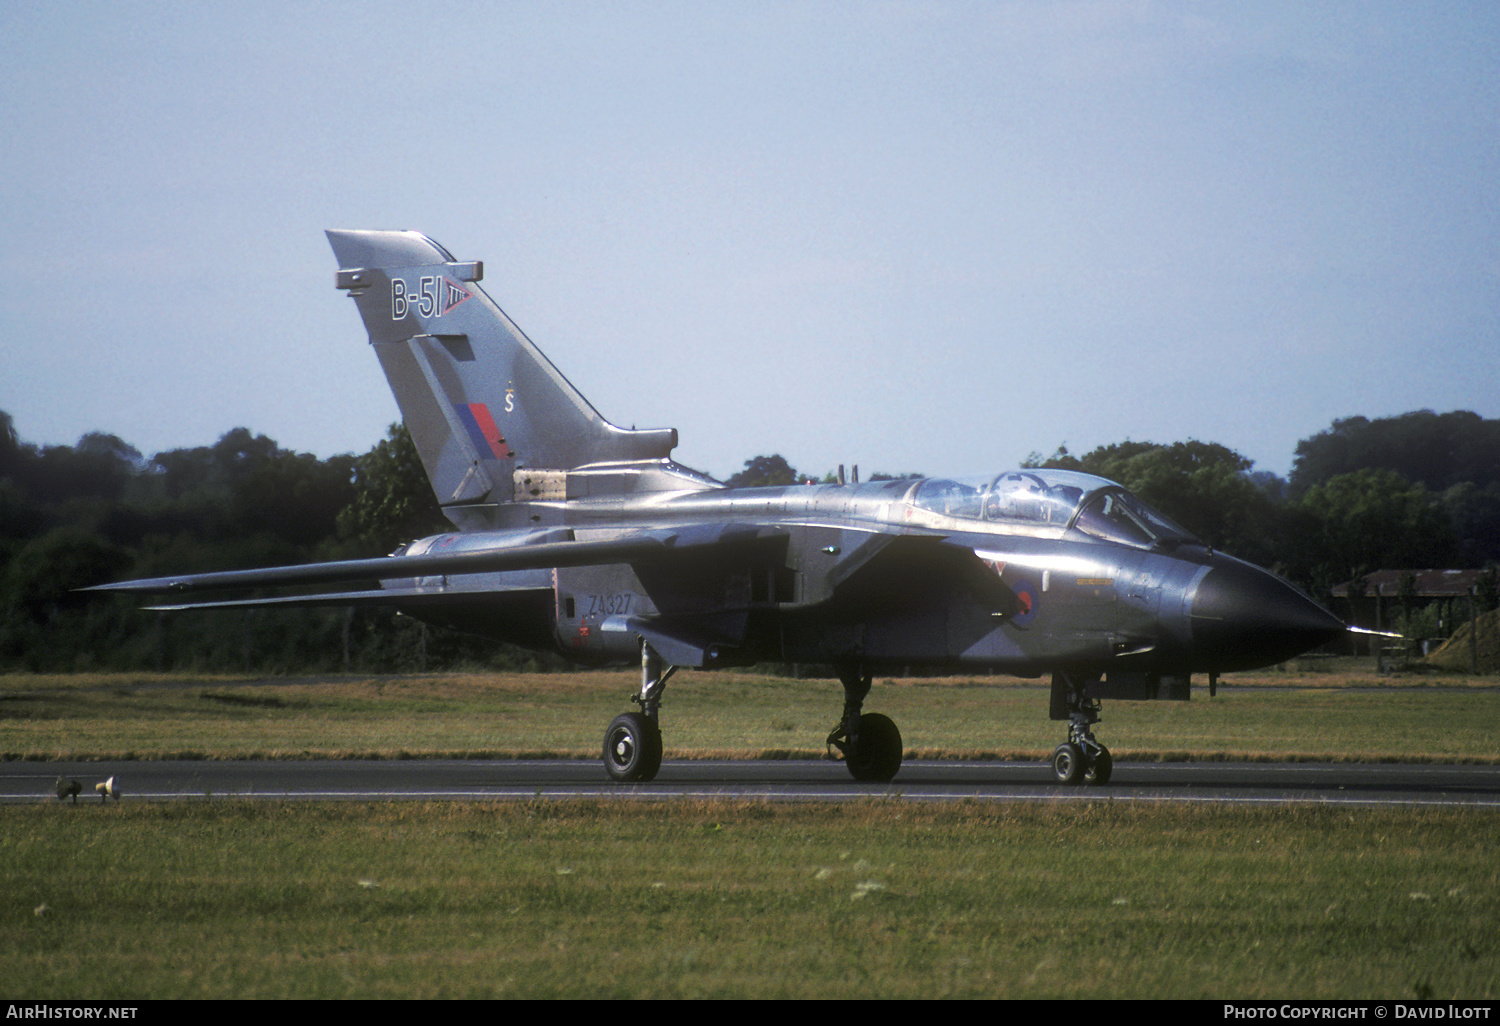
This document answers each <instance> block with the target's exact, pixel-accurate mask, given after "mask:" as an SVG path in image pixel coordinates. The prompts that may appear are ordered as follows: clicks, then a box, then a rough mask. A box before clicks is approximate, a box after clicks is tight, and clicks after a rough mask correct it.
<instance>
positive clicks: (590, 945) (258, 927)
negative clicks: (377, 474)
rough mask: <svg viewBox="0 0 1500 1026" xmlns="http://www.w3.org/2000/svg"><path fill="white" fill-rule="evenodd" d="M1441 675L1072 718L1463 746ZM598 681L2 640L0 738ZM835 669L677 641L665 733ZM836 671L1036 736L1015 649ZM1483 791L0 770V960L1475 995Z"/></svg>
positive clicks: (936, 749)
mask: <svg viewBox="0 0 1500 1026" xmlns="http://www.w3.org/2000/svg"><path fill="white" fill-rule="evenodd" d="M1464 681H1465V678H1443V679H1435V680H1433V681H1431V682H1428V683H1429V684H1431V685H1433V686H1428V687H1417V688H1411V687H1407V688H1399V689H1393V688H1391V687H1389V686H1388V685H1389V683H1390V682H1391V681H1390V679H1389V678H1377V677H1374V676H1373V675H1366V676H1359V675H1351V674H1348V673H1337V674H1319V675H1317V676H1314V677H1306V676H1298V675H1294V674H1268V675H1264V676H1253V675H1238V676H1237V677H1236V678H1232V679H1231V680H1230V681H1229V682H1228V686H1226V687H1224V688H1222V689H1221V691H1220V692H1219V695H1218V697H1217V698H1214V699H1212V700H1209V699H1207V696H1206V695H1195V699H1194V701H1192V702H1190V703H1128V702H1111V703H1106V706H1105V720H1104V723H1103V724H1102V728H1101V736H1102V737H1103V738H1104V739H1105V740H1106V742H1107V743H1109V744H1110V745H1111V747H1113V748H1114V750H1115V752H1116V753H1117V755H1118V756H1119V757H1122V758H1131V757H1136V758H1139V757H1153V758H1205V759H1220V758H1240V759H1245V758H1283V759H1291V758H1309V757H1334V758H1358V759H1404V760H1439V761H1463V760H1474V761H1494V760H1495V759H1496V756H1497V751H1496V748H1497V745H1496V741H1495V739H1496V737H1497V736H1500V734H1497V729H1496V728H1497V726H1500V689H1496V688H1494V687H1493V686H1492V685H1493V684H1494V681H1493V680H1490V681H1489V682H1488V684H1489V685H1490V686H1483V685H1481V686H1477V687H1451V685H1453V684H1462V683H1463V682H1464ZM1401 682H1402V683H1405V684H1408V685H1410V684H1414V683H1418V681H1417V680H1415V679H1413V678H1410V677H1408V678H1404V679H1402V680H1401ZM1438 684H1441V685H1444V686H1443V687H1438V686H1436V685H1438ZM633 685H634V676H633V675H631V674H576V675H572V674H558V675H542V676H529V677H497V676H471V675H462V674H451V675H447V674H445V675H425V676H405V677H383V678H330V679H328V680H324V681H310V680H302V681H286V682H281V681H277V682H271V681H246V680H239V679H229V678H223V679H204V678H183V677H174V678H159V677H149V676H148V677H140V676H137V677H120V676H109V677H66V678H63V677H57V678H53V677H31V676H10V677H4V678H0V750H3V752H4V756H5V757H7V758H33V759H36V758H42V759H45V758H61V757H66V758H87V757H121V756H124V757H135V758H170V757H182V756H196V757H207V758H218V757H243V756H251V757H263V758H274V757H280V756H297V755H302V754H304V753H317V754H321V755H325V756H329V757H347V756H350V755H369V754H376V755H382V756H391V757H394V756H399V755H403V754H404V755H416V756H422V755H465V754H467V755H492V754H519V753H533V754H541V753H549V754H553V755H564V756H567V755H577V756H580V757H588V758H597V745H598V740H597V739H598V737H599V736H600V735H602V732H603V728H604V725H605V723H606V722H607V721H608V719H609V718H610V717H611V716H613V715H614V714H615V713H617V712H620V711H622V710H623V709H625V708H627V707H628V703H627V701H626V699H627V696H628V695H629V694H630V692H631V691H632V689H633ZM1246 685H1255V686H1254V687H1247V686H1246ZM839 701H840V691H839V688H838V686H837V684H835V683H832V682H828V681H822V682H813V681H806V682H796V681H787V680H779V679H768V678H764V677H757V676H754V675H749V674H688V675H679V676H678V677H677V678H674V680H673V682H672V685H671V686H670V687H669V689H668V694H667V704H666V705H665V707H664V711H663V716H664V724H665V726H666V730H667V743H668V748H669V753H670V754H671V756H672V757H687V756H692V755H707V754H715V755H723V754H737V755H742V756H746V757H767V756H771V757H774V756H775V755H777V754H785V753H791V752H809V753H810V752H813V751H816V750H817V748H816V746H817V744H818V742H820V740H821V737H822V735H823V733H825V732H826V730H827V728H828V726H829V725H830V723H831V721H832V718H833V717H834V716H836V715H837V710H838V705H839ZM869 707H870V708H872V709H878V710H880V711H883V712H887V713H889V714H891V715H892V716H894V717H895V718H896V719H897V721H898V722H899V723H900V724H901V726H902V729H903V732H904V734H905V735H906V740H907V745H908V749H909V751H915V752H921V753H934V754H941V755H944V756H947V757H954V758H975V757H986V756H988V757H996V756H1017V757H1026V758H1040V757H1042V756H1043V755H1044V754H1045V753H1046V752H1048V751H1050V749H1051V747H1052V746H1053V745H1055V744H1056V742H1057V740H1058V738H1059V736H1060V733H1061V732H1060V730H1059V728H1058V725H1057V724H1053V723H1050V722H1049V721H1048V720H1047V718H1046V692H1045V689H1043V688H1039V687H1037V686H1036V683H1035V682H1017V681H1005V680H999V681H988V680H966V679H958V680H953V679H950V680H897V681H890V682H885V681H881V680H877V682H876V688H875V692H874V693H873V695H872V699H871V702H870V705H869ZM1497 827H1500V820H1497V818H1496V815H1495V813H1494V812H1493V811H1489V810H1484V809H1428V808H1412V809H1399V808H1397V809H1391V808H1368V809H1366V808H1353V809H1351V808H1349V807H1339V808H1336V809H1335V808H1329V807H1317V806H1292V807H1279V808H1232V809H1216V808H1203V807H1198V806H1193V807H1187V806H1177V805H1170V804H1167V805H1142V804H1138V803H1119V804H1115V803H1109V802H1098V803H1086V804H1081V805H1080V804H1063V803H1058V804H1055V805H1054V804H1046V803H1042V804H1034V803H1033V804H1026V805H1021V804H1007V803H999V802H966V803H960V804H956V805H941V806H939V805H922V804H918V803H909V802H905V801H901V800H898V799H889V800H871V801H867V802H856V803H839V804H820V803H777V804H770V803H762V802H746V801H732V800H725V801H718V802H680V803H679V802H673V803H667V804H660V803H649V802H594V801H579V802H511V803H504V802H449V803H423V802H399V803H368V804H366V803H346V802H338V803H333V802H330V803H304V802H297V803H275V802H247V801H237V800H233V799H222V798H216V799H212V800H201V801H197V800H195V801H182V802H132V801H130V800H129V799H128V798H127V800H126V801H123V802H120V803H118V804H115V803H110V804H108V805H102V806H101V805H99V804H96V803H86V804H83V805H79V806H73V805H69V804H65V803H58V802H56V801H52V800H50V799H49V800H48V801H47V802H46V803H42V804H37V805H27V806H5V807H0V893H3V895H4V898H3V900H0V981H3V986H0V990H3V991H4V993H5V996H7V997H18V998H26V999H39V998H74V999H77V998H112V999H131V998H171V997H210V998H212V997H301V998H333V997H367V998H377V997H831V998H852V997H866V998H872V997H1110V998H1115V997H1193V998H1197V997H1214V998H1232V997H1237V998H1413V997H1432V998H1466V999H1494V998H1495V997H1496V996H1497V995H1500V940H1497V931H1496V929H1495V924H1496V923H1497V922H1500V831H1497Z"/></svg>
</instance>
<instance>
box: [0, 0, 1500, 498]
mask: <svg viewBox="0 0 1500 1026" xmlns="http://www.w3.org/2000/svg"><path fill="white" fill-rule="evenodd" d="M1497 201H1500V5H1496V4H1494V3H1489V2H1477V3H1463V2H1440V3H1421V2H1415V0H1412V2H1399V3H1382V2H1373V0H1372V2H1358V3H1304V2H1294V3H1250V4H1246V3H1243V2H1227V3H1219V2H1198V3H1186V2H1184V3H1168V2H1147V0H1097V2H1073V3H1040V2H1038V3H1029V2H988V3H906V2H864V3H776V2H770V0H758V2H753V3H729V2H723V3H707V4H702V3H693V4H687V3H681V4H680V3H664V2H663V3H629V2H626V3H544V2H527V3H446V4H438V3H413V2H407V3H389V4H388V3H307V2H305V0H304V2H300V3H280V2H268V0H255V2H254V3H228V2H215V3H191V4H168V3H129V2H118V3H93V2H74V3H69V4H55V3H29V2H23V0H9V2H7V3H4V4H0V238H3V239H4V254H3V255H0V409H3V410H5V411H7V412H9V413H10V414H11V415H12V416H13V418H14V422H15V427H16V429H17V431H18V432H19V433H20V434H21V436H22V437H23V438H24V439H26V440H28V441H31V442H37V443H44V444H71V443H73V442H75V441H76V440H77V438H78V437H79V435H81V434H82V433H83V432H86V431H93V430H99V431H106V432H111V433H114V434H118V435H120V436H121V437H122V438H124V439H125V440H126V441H128V442H130V443H131V444H133V445H135V446H136V447H137V448H139V449H141V450H142V451H143V452H145V453H146V454H148V455H149V454H151V453H154V452H156V451H159V450H162V449H170V448H178V447H185V446H195V445H204V444H208V443H211V442H212V441H214V440H215V439H217V438H218V437H219V436H220V435H221V434H223V433H224V432H225V431H227V430H229V429H230V428H233V427H236V426H240V425H243V426H245V427H248V428H250V429H251V430H253V431H256V432H260V433H264V434H267V435H269V436H270V437H272V438H274V439H275V440H276V441H277V442H279V443H280V444H281V445H283V446H285V447H287V448H291V449H295V450H298V451H309V452H315V453H317V454H319V455H321V456H328V455H332V454H334V453H337V452H362V451H364V450H366V449H368V448H369V447H370V446H371V445H373V444H374V443H375V442H376V441H378V440H379V439H380V438H381V437H382V436H383V434H384V431H385V427H386V425H387V424H388V423H390V422H391V421H392V420H394V419H395V418H396V416H397V412H396V407H395V403H394V401H393V400H392V399H391V397H390V393H389V391H388V390H387V388H386V386H385V383H384V380H383V379H382V378H381V376H380V372H379V368H378V366H377V364H376V361H375V359H374V357H373V354H372V353H370V352H369V350H368V346H367V345H366V343H365V340H364V333H363V330H362V328H361V326H360V323H359V319H358V317H357V315H356V314H355V311H354V308H353V304H352V303H350V301H349V300H348V299H346V298H344V297H343V295H342V294H341V293H339V292H337V291H336V290H335V289H334V287H333V272H334V267H335V265H334V261H333V257H332V254H331V252H330V251H329V250H328V247H327V244H326V242H325V240H324V238H323V235H322V230H323V229H324V228H329V227H338V228H410V229H415V230H418V231H422V232H425V233H427V234H428V235H431V236H432V237H433V238H435V239H436V240H438V241H439V242H441V243H442V244H443V245H445V246H446V247H447V248H448V249H450V250H451V251H453V253H454V255H455V256H456V257H457V258H459V259H461V260H470V259H480V260H483V261H484V262H485V268H486V275H485V281H484V287H485V289H486V290H487V291H488V292H489V293H490V295H491V296H492V297H494V298H495V299H496V301H497V302H499V303H500V305H501V306H502V307H503V308H505V310H506V311H507V312H508V313H509V314H510V315H511V317H512V318H513V319H514V320H515V321H516V322H517V323H518V324H519V325H520V326H521V327H522V329H523V330H525V331H526V332H527V333H528V334H529V335H530V336H531V337H532V338H533V339H534V340H535V341H536V342H537V343H538V344H539V345H540V346H541V347H542V349H543V350H544V351H545V352H547V354H548V355H549V356H550V357H551V358H552V359H553V361H554V362H555V363H556V364H557V365H558V366H559V368H560V369H561V370H562V371H563V372H564V373H565V374H567V375H568V377H569V378H570V379H571V380H572V381H573V382H574V383H575V384H576V385H578V386H579V388H580V389H581V390H582V391H583V392H584V394H585V395H587V396H588V397H589V399H590V400H591V401H592V402H593V403H594V405H595V406H596V407H597V408H598V409H599V410H600V412H601V413H603V414H604V415H605V416H606V417H607V418H609V419H610V420H613V421H615V422H616V423H619V424H623V425H626V426H629V425H636V426H639V427H662V426H673V427H676V428H678V429H679V431H680V433H681V438H682V444H681V445H680V446H679V448H678V450H677V453H676V455H677V457H678V459H679V460H681V461H682V462H684V463H687V464H688V465H690V466H693V467H696V468H698V469H701V470H705V471H707V472H709V473H713V474H715V475H719V476H727V475H728V474H730V473H733V472H734V471H735V470H737V469H738V468H739V467H740V465H741V463H742V462H743V461H744V460H745V459H747V458H749V457H751V456H754V455H756V454H758V453H769V452H780V453H782V454H783V455H785V456H786V457H787V458H788V459H789V460H790V461H791V462H792V463H793V464H794V465H795V466H797V467H799V468H800V469H802V470H804V471H807V472H813V473H818V474H821V473H822V472H824V471H826V470H828V469H830V468H832V467H834V466H835V465H837V464H839V463H845V464H850V463H857V464H859V465H860V467H861V470H862V472H863V473H864V474H865V475H866V476H868V475H869V474H870V473H871V472H874V471H878V470H884V471H889V472H899V471H921V472H924V473H928V474H946V473H966V472H978V471H982V470H988V469H1000V468H1003V467H1006V466H1010V465H1014V464H1015V463H1017V462H1019V461H1020V460H1022V459H1024V458H1025V457H1026V455H1027V454H1028V453H1031V452H1033V451H1040V452H1043V453H1050V452H1051V451H1052V450H1053V449H1054V448H1055V447H1056V446H1057V445H1058V444H1059V443H1064V442H1065V443H1066V444H1067V445H1068V447H1069V448H1070V449H1072V450H1073V451H1074V452H1083V451H1086V450H1088V449H1090V448H1092V447H1094V446H1096V445H1100V444H1106V443H1110V442H1115V441H1121V440H1124V439H1126V438H1131V439H1137V440H1143V439H1148V440H1152V441H1158V442H1172V441H1180V440H1185V439H1188V438H1196V439H1200V440H1203V441H1215V442H1220V443H1222V444H1224V445H1228V446H1230V447H1231V448H1233V449H1235V450H1237V451H1239V452H1240V453H1242V454H1244V455H1245V456H1248V457H1250V458H1251V459H1253V460H1255V462H1256V467H1257V469H1263V470H1271V471H1274V472H1276V473H1281V474H1285V473H1286V472H1287V470H1288V469H1289V468H1290V465H1291V461H1292V458H1293V453H1294V448H1295V445H1296V443H1297V441H1298V440H1299V439H1301V438H1305V437H1308V436H1310V435H1312V434H1315V433H1317V432H1318V431H1320V430H1323V429H1324V428H1326V427H1328V426H1329V424H1330V423H1331V422H1332V421H1333V420H1334V419H1335V418H1339V417H1345V416H1350V415H1354V414H1362V415H1366V416H1371V417H1376V416H1388V415H1393V414H1397V413H1402V412H1405V411H1408V410H1413V409H1422V408H1430V409H1434V410H1438V411H1440V412H1442V411H1447V410H1452V409H1470V410H1474V411H1476V412H1478V413H1480V414H1482V415H1484V416H1486V417H1497V416H1500V202H1497Z"/></svg>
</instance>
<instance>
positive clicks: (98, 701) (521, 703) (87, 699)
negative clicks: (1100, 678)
mask: <svg viewBox="0 0 1500 1026" xmlns="http://www.w3.org/2000/svg"><path fill="white" fill-rule="evenodd" d="M1393 680H1397V681H1400V682H1402V683H1405V684H1407V685H1409V686H1408V687H1403V688H1394V689H1393V688H1392V687H1391V686H1390V685H1391V683H1392V681H1393ZM1474 680H1476V678H1469V677H1463V676H1457V675H1453V676H1447V677H1432V678H1420V677H1402V678H1390V677H1379V676H1376V675H1375V674H1374V673H1372V672H1362V673H1355V672H1348V671H1344V672H1339V673H1321V674H1280V673H1269V674H1237V675H1234V676H1233V677H1229V678H1226V679H1225V681H1224V682H1223V683H1222V684H1221V687H1220V690H1219V693H1218V696H1217V697H1215V698H1212V699H1210V698H1209V697H1208V696H1207V693H1206V689H1198V690H1197V692H1196V693H1195V695H1194V698H1193V701H1191V702H1106V703H1105V706H1104V719H1103V722H1102V723H1101V724H1100V726H1099V727H1098V728H1097V730H1096V733H1097V734H1098V736H1099V737H1100V739H1101V740H1102V741H1104V743H1105V744H1107V745H1109V746H1110V748H1111V749H1112V750H1113V751H1114V753H1115V756H1116V758H1117V759H1181V758H1199V759H1225V758H1232V759H1282V760H1287V759H1363V760H1385V759H1393V758H1395V759H1404V760H1412V761H1418V760H1422V761H1442V762H1456V761H1495V760H1496V759H1497V758H1500V745H1497V742H1496V738H1497V737H1500V688H1496V687H1494V686H1493V684H1494V683H1496V682H1495V680H1494V678H1477V680H1480V681H1486V680H1488V681H1489V682H1490V683H1491V685H1492V686H1489V687H1483V686H1472V685H1468V684H1467V682H1471V681H1474ZM1294 685H1301V686H1294ZM1412 685H1416V686H1412ZM1422 685H1425V686H1422ZM1439 685H1441V686H1439ZM1454 685H1458V686H1456V687H1455V686H1454ZM635 687H636V676H635V675H634V674H631V673H628V672H619V673H574V674H566V673H559V674H513V675H505V674H457V673H455V674H430V675H406V676H387V677H358V676H350V677H329V678H318V679H299V678H292V679H289V680H278V681H256V680H247V679H238V678H203V677H190V676H171V677H161V676H152V675H122V674H116V675H78V676H43V675H35V676H33V675H8V676H0V758H10V759H15V758H25V759H64V758H66V759H77V758H143V759H158V758H287V757H305V756H309V755H310V756H316V757H323V758H348V757H356V756H371V757H385V758H396V757H437V756H441V757H453V758H468V757H473V758H481V757H504V756H515V755H550V756H560V757H578V758H595V757H597V756H598V752H599V744H600V739H601V738H602V736H603V733H604V728H605V726H606V725H607V724H608V723H609V721H610V720H611V719H612V718H613V717H614V716H615V715H616V714H618V713H620V712H624V711H626V710H628V709H630V708H633V707H632V706H631V704H630V702H629V697H630V695H631V694H632V693H633V692H634V689H635ZM841 708H842V691H841V689H840V688H839V685H838V684H837V683H836V682H834V681H826V680H823V681H795V680H788V679H785V678H777V677H767V676H765V675H758V674H751V673H686V674H678V675H677V676H676V677H674V678H673V680H672V683H671V684H670V685H669V686H668V688H667V693H666V697H665V699H664V701H663V705H662V721H661V722H662V728H663V732H664V735H665V743H666V747H667V757H668V758H694V757H724V756H729V757H740V758H767V757H771V758H774V757H778V756H782V757H784V756H787V755H819V754H821V753H822V742H823V738H824V736H825V735H826V734H827V732H828V730H829V728H830V727H831V726H832V725H833V723H834V721H835V720H836V719H837V718H838V715H839V711H840V709H841ZM866 708H867V709H868V710H870V711H879V712H883V713H887V714H888V715H890V716H892V717H893V718H894V719H895V720H896V722H897V723H898V724H899V725H900V727H901V732H902V735H903V738H904V740H905V743H906V746H907V750H908V753H909V754H914V755H924V756H930V757H945V758H1023V759H1041V758H1044V757H1045V756H1046V755H1047V754H1048V753H1050V752H1051V750H1052V749H1053V747H1055V746H1056V745H1057V744H1058V742H1059V741H1061V740H1062V739H1063V734H1064V731H1063V729H1062V727H1061V726H1060V725H1059V724H1056V723H1053V722H1051V721H1049V720H1048V718H1047V691H1046V688H1045V687H1044V686H1042V684H1041V683H1040V682H1037V681H1020V680H1015V679H1013V678H937V679H920V678H917V679H900V680H888V679H880V678H877V680H876V684H875V688H874V690H873V691H872V692H871V695H870V698H869V700H868V702H867V703H866Z"/></svg>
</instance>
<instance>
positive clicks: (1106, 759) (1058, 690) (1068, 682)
mask: <svg viewBox="0 0 1500 1026" xmlns="http://www.w3.org/2000/svg"><path fill="white" fill-rule="evenodd" d="M1083 686H1084V681H1083V680H1081V679H1079V678H1077V677H1074V676H1071V675H1069V674H1064V673H1055V674H1053V675H1052V718H1053V719H1054V720H1064V719H1065V720H1067V721H1068V740H1067V741H1065V742H1063V743H1062V744H1060V745H1058V746H1057V747H1056V748H1055V749H1053V752H1052V772H1053V774H1054V775H1055V776H1056V777H1057V782H1058V783H1059V784H1063V785H1066V786H1069V787H1072V786H1075V785H1077V784H1093V785H1102V784H1107V783H1109V778H1110V774H1112V773H1113V772H1114V768H1115V761H1114V758H1113V757H1111V755H1110V754H1109V749H1108V748H1105V747H1104V746H1103V745H1102V744H1100V743H1099V742H1098V741H1096V740H1095V739H1094V732H1093V731H1092V730H1091V729H1089V728H1091V727H1092V726H1093V725H1094V724H1095V723H1098V722H1099V709H1100V703H1099V700H1098V699H1095V698H1088V697H1087V696H1086V695H1085V694H1084V688H1083Z"/></svg>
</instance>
